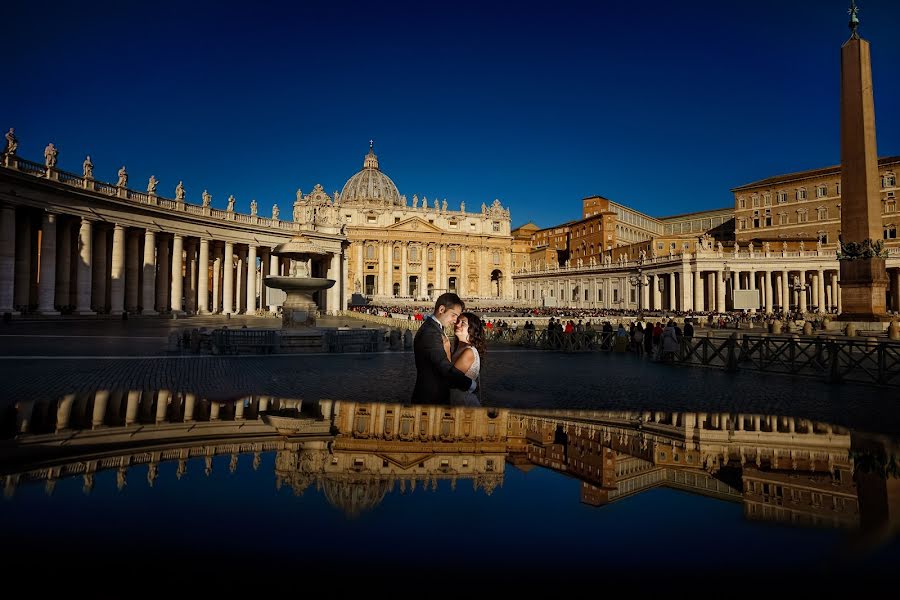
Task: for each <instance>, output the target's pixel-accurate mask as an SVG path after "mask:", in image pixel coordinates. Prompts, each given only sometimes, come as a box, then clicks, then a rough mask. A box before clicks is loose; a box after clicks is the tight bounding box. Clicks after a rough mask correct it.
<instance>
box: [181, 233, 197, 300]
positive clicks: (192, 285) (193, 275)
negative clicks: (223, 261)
mask: <svg viewBox="0 0 900 600" xmlns="http://www.w3.org/2000/svg"><path fill="white" fill-rule="evenodd" d="M184 257H185V263H184V310H185V312H188V313H190V314H196V313H197V274H198V273H199V272H198V271H197V240H196V238H188V241H187V244H185V252H184Z"/></svg>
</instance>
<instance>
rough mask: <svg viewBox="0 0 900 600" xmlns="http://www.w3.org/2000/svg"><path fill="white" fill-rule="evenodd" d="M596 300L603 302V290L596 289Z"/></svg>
mask: <svg viewBox="0 0 900 600" xmlns="http://www.w3.org/2000/svg"><path fill="white" fill-rule="evenodd" d="M597 302H603V290H602V289H598V290H597Z"/></svg>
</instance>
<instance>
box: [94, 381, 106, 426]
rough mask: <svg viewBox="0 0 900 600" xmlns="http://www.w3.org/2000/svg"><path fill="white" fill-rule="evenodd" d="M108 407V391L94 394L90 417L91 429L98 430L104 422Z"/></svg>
mask: <svg viewBox="0 0 900 600" xmlns="http://www.w3.org/2000/svg"><path fill="white" fill-rule="evenodd" d="M108 405H109V390H98V391H97V392H95V393H94V410H93V414H92V415H91V429H100V428H101V427H103V423H104V421H105V420H106V407H107V406H108Z"/></svg>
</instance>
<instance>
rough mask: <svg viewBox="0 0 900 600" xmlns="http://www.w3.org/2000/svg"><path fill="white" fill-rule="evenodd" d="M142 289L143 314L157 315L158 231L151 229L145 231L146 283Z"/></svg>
mask: <svg viewBox="0 0 900 600" xmlns="http://www.w3.org/2000/svg"><path fill="white" fill-rule="evenodd" d="M143 288H144V289H142V290H141V304H142V306H143V308H142V310H141V314H142V315H157V314H159V313H157V312H156V310H155V309H154V300H155V298H156V233H154V232H153V231H150V230H149V229H148V230H146V231H145V232H144V285H143Z"/></svg>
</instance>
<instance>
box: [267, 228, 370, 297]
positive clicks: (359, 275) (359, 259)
mask: <svg viewBox="0 0 900 600" xmlns="http://www.w3.org/2000/svg"><path fill="white" fill-rule="evenodd" d="M356 248H357V250H359V253H358V254H357V255H356V280H357V281H359V293H360V294H365V293H366V274H365V272H364V267H363V257H364V255H365V253H366V242H365V240H361V241H359V242H357V243H356ZM273 275H277V273H273ZM353 289H356V282H355V281H354V282H353Z"/></svg>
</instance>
